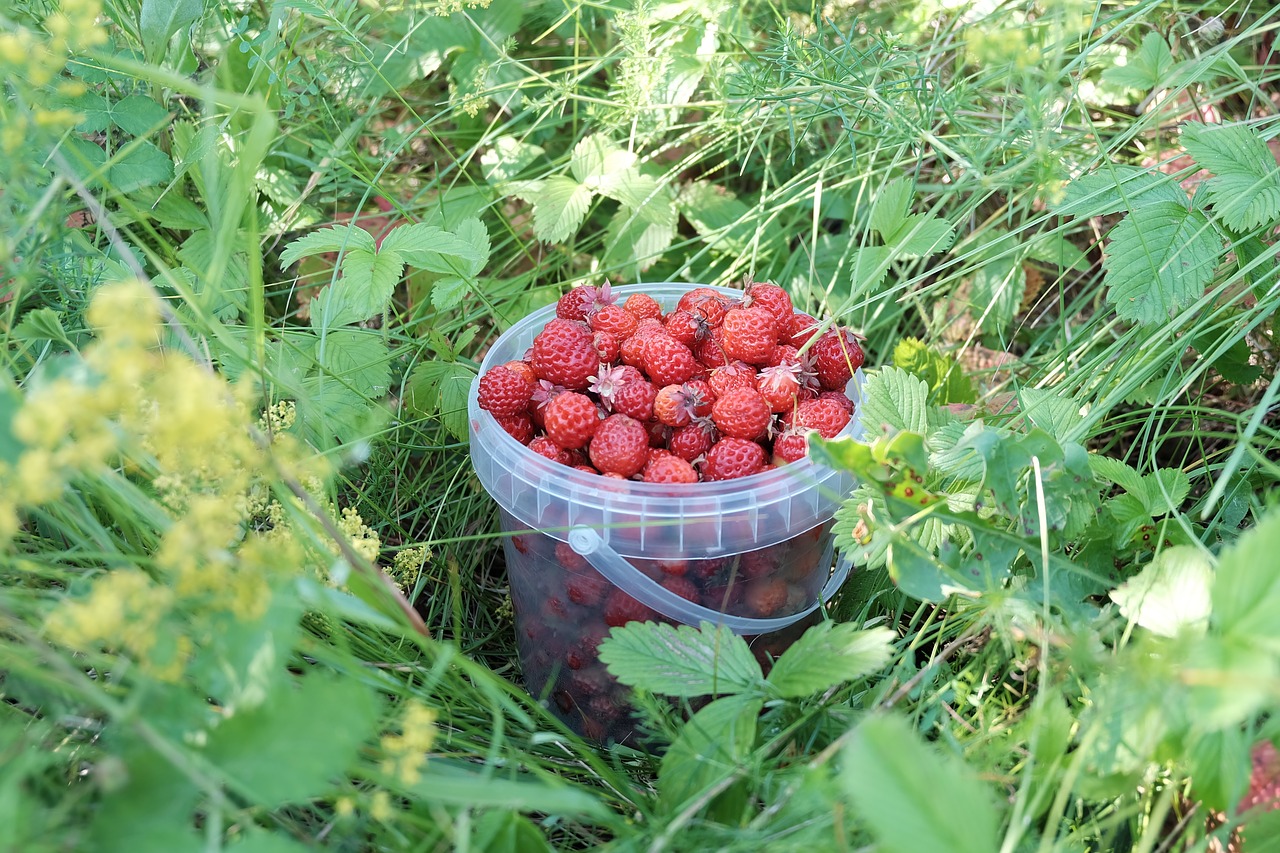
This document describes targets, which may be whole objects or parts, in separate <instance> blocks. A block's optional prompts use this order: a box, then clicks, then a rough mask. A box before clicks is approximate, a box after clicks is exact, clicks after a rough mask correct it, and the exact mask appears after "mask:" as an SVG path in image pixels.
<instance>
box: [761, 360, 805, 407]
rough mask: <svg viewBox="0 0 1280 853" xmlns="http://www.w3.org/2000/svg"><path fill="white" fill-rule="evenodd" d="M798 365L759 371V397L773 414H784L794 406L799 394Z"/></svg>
mask: <svg viewBox="0 0 1280 853" xmlns="http://www.w3.org/2000/svg"><path fill="white" fill-rule="evenodd" d="M799 374H800V365H798V364H793V365H789V366H788V365H778V366H777V367H766V368H765V369H764V370H761V371H760V377H759V379H760V383H759V387H760V395H761V396H762V397H764V399H765V401H766V402H767V403H768V404H769V408H770V409H772V410H773V411H774V412H785V411H787V410H789V409H791V408H792V407H794V406H795V404H796V394H798V393H799V392H800V379H799V378H798V377H799Z"/></svg>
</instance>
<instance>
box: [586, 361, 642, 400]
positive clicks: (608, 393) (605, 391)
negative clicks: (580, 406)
mask: <svg viewBox="0 0 1280 853" xmlns="http://www.w3.org/2000/svg"><path fill="white" fill-rule="evenodd" d="M639 379H644V374H643V373H641V372H640V371H639V370H637V369H636V368H634V367H632V366H631V365H628V364H624V365H622V366H621V367H610V366H609V365H608V364H602V365H600V371H599V372H598V373H597V374H596V375H595V376H593V377H591V380H590V381H589V382H587V390H588V391H590V392H592V393H593V394H595V395H596V396H597V397H599V398H600V402H601V403H603V404H604V407H605V409H606V410H609V411H611V410H612V409H613V398H614V395H615V394H617V393H618V389H619V388H621V387H622V386H623V385H624V384H626V383H627V382H634V381H636V380H639Z"/></svg>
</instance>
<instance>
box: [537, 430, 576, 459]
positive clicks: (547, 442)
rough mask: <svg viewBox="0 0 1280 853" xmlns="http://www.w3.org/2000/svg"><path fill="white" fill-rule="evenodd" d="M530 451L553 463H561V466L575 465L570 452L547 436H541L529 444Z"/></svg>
mask: <svg viewBox="0 0 1280 853" xmlns="http://www.w3.org/2000/svg"><path fill="white" fill-rule="evenodd" d="M529 449H530V450H532V451H533V452H534V453H536V454H538V455H539V456H545V457H546V458H547V459H550V460H551V461H552V462H559V463H560V464H561V465H573V457H572V456H570V455H569V451H567V450H565V449H564V448H563V447H561V446H560V445H558V444H556V443H555V442H554V441H552V440H551V439H549V438H547V437H546V436H545V435H540V436H538V437H537V438H535V439H534V440H533V441H531V442H529Z"/></svg>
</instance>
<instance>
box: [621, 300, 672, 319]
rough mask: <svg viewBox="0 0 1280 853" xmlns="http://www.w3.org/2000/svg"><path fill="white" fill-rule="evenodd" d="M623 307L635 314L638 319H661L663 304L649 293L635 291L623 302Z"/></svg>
mask: <svg viewBox="0 0 1280 853" xmlns="http://www.w3.org/2000/svg"><path fill="white" fill-rule="evenodd" d="M622 307H623V308H625V309H626V310H627V311H630V312H631V313H632V314H634V315H635V318H636V319H637V320H659V319H661V318H662V306H661V305H659V304H658V300H656V299H654V298H653V297H652V296H650V295H649V294H647V293H633V294H631V295H630V296H628V297H627V301H626V302H623V303H622Z"/></svg>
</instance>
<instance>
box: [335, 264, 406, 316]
mask: <svg viewBox="0 0 1280 853" xmlns="http://www.w3.org/2000/svg"><path fill="white" fill-rule="evenodd" d="M403 274H404V261H403V260H401V259H400V255H399V253H397V252H395V251H391V250H383V251H381V252H376V253H375V252H369V251H366V250H364V249H356V250H354V251H351V252H347V254H346V255H345V256H344V257H343V259H342V279H341V280H340V281H338V282H337V283H338V285H340V286H343V287H346V288H348V289H349V290H350V292H351V293H350V297H349V299H350V303H351V306H352V310H354V311H355V312H356V313H357V314H359V315H360V319H361V320H367V319H369V318H370V317H372V316H374V315H375V314H380V313H382V312H383V311H385V310H386V308H387V303H388V302H390V301H391V295H392V294H393V293H395V290H396V284H398V283H399V281H400V276H401V275H403Z"/></svg>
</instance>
